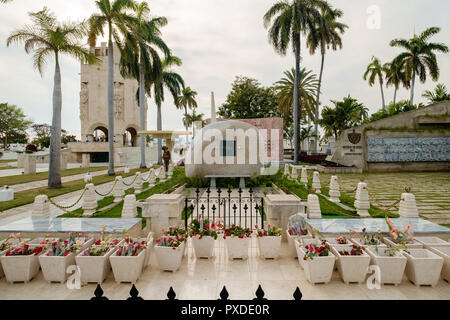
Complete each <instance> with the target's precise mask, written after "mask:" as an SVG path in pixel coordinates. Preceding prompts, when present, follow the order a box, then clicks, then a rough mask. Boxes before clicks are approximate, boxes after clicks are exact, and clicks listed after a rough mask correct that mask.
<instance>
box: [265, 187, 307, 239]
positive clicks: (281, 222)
mask: <svg viewBox="0 0 450 320" xmlns="http://www.w3.org/2000/svg"><path fill="white" fill-rule="evenodd" d="M264 212H265V213H266V216H267V221H266V222H265V223H266V224H270V225H272V226H277V227H280V228H281V229H283V230H286V228H287V225H288V221H289V217H290V216H292V215H293V214H297V213H304V212H305V206H304V205H303V204H302V202H301V199H300V198H299V197H297V196H295V195H292V194H268V195H266V196H265V197H264ZM282 239H283V241H286V240H287V239H286V233H285V232H282Z"/></svg>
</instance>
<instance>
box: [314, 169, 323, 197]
mask: <svg viewBox="0 0 450 320" xmlns="http://www.w3.org/2000/svg"><path fill="white" fill-rule="evenodd" d="M312 188H313V189H314V192H315V193H320V192H321V191H320V188H322V186H321V185H320V176H319V171H314V173H313V180H312Z"/></svg>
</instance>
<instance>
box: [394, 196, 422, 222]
mask: <svg viewBox="0 0 450 320" xmlns="http://www.w3.org/2000/svg"><path fill="white" fill-rule="evenodd" d="M398 214H399V215H400V218H419V210H418V209H417V203H416V197H415V196H414V194H412V193H406V192H405V193H402V196H401V200H400V207H399V210H398Z"/></svg>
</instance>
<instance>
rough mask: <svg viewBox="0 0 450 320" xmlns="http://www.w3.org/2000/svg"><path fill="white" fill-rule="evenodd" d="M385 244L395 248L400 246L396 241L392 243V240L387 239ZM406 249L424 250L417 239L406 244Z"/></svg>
mask: <svg viewBox="0 0 450 320" xmlns="http://www.w3.org/2000/svg"><path fill="white" fill-rule="evenodd" d="M384 243H386V244H387V245H389V246H391V247H394V248H395V247H397V246H398V244H397V243H395V242H394V241H392V239H391V238H386V237H385V238H384ZM406 247H407V248H408V249H421V248H423V244H422V243H420V242H419V241H417V240H416V239H413V241H412V242H410V243H407V244H406Z"/></svg>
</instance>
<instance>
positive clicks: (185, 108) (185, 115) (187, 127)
mask: <svg viewBox="0 0 450 320" xmlns="http://www.w3.org/2000/svg"><path fill="white" fill-rule="evenodd" d="M184 121H185V122H186V123H185V124H184V125H185V127H186V149H187V144H188V140H189V134H187V132H188V131H189V125H188V121H187V106H186V105H185V106H184Z"/></svg>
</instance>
